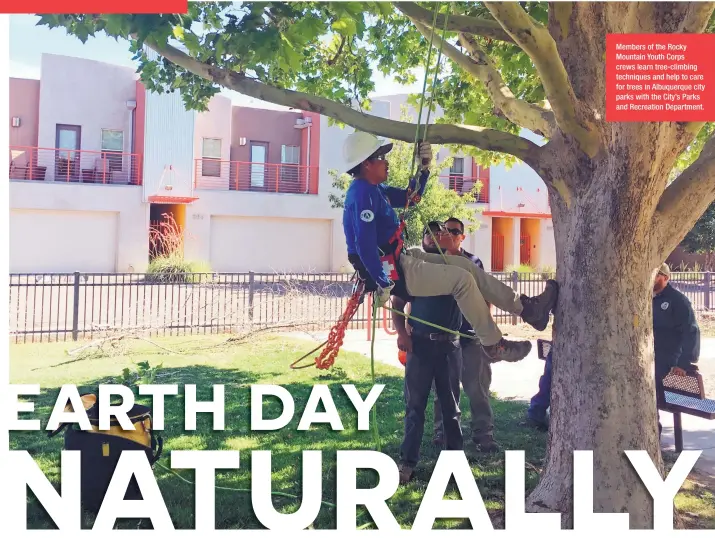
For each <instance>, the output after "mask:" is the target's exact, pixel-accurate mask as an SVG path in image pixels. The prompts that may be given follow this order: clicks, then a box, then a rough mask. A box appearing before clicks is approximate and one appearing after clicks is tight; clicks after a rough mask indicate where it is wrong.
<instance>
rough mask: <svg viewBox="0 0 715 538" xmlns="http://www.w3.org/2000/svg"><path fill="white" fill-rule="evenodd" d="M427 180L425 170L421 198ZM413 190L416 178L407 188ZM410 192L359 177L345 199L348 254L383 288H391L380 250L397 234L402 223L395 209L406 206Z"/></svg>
mask: <svg viewBox="0 0 715 538" xmlns="http://www.w3.org/2000/svg"><path fill="white" fill-rule="evenodd" d="M428 178H429V171H428V170H425V171H423V172H422V174H421V175H420V177H419V188H418V189H417V194H418V195H419V196H422V194H423V193H424V190H425V187H426V186H427V179H428ZM414 188H415V184H414V179H413V180H410V185H409V187H408V189H414ZM408 189H398V188H396V187H388V186H385V185H372V184H371V183H368V182H367V181H365V180H364V179H360V178H356V179H355V180H354V181H353V182H352V183H351V185H350V187H349V188H348V191H347V194H346V196H345V210H344V211H343V231H344V232H345V240H346V242H347V249H348V254H356V255H357V256H359V257H360V261H362V263H363V265H364V266H365V269H366V270H367V272H368V274H369V275H370V277H371V278H372V279H373V280H374V281H375V282H376V283H377V285H378V286H380V287H381V288H386V287H388V286H389V285H390V279H389V277H388V276H387V273H386V272H385V269H384V268H383V267H382V263H381V262H380V252H379V247H380V246H384V245H386V244H387V243H388V242H389V241H390V239H391V238H392V236H393V235H394V234H395V232H396V231H397V228H398V227H399V225H400V220H399V218H398V217H397V213H395V210H394V209H393V208H394V207H405V204H406V203H407V190H408ZM412 204H414V201H412V202H411V203H410V205H412Z"/></svg>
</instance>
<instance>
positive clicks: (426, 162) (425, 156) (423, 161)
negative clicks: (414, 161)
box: [418, 142, 432, 170]
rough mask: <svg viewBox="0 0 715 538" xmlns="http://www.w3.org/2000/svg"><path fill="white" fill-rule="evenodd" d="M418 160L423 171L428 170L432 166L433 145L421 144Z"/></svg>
mask: <svg viewBox="0 0 715 538" xmlns="http://www.w3.org/2000/svg"><path fill="white" fill-rule="evenodd" d="M418 158H419V160H420V165H421V166H422V170H427V169H428V168H429V166H430V164H432V145H431V144H430V143H429V142H421V143H420V145H419V151H418Z"/></svg>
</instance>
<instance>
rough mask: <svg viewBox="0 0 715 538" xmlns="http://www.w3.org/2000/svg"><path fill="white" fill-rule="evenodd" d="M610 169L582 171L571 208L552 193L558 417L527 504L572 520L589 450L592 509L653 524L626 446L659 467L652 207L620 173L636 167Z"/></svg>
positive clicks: (554, 412)
mask: <svg viewBox="0 0 715 538" xmlns="http://www.w3.org/2000/svg"><path fill="white" fill-rule="evenodd" d="M596 168H598V166H597V167H596ZM604 168H606V170H604V171H602V172H600V177H599V176H598V175H594V176H593V177H591V178H578V180H579V183H580V184H582V185H590V187H589V188H588V189H586V190H585V191H582V192H580V193H579V196H578V197H576V196H574V197H572V199H571V200H570V207H568V208H567V207H566V206H565V204H564V203H563V202H561V201H559V200H558V198H557V197H554V196H552V210H553V212H554V219H553V221H554V227H555V228H554V232H555V239H556V248H557V252H556V255H557V280H558V281H559V283H560V286H561V289H560V290H561V291H560V295H559V305H558V310H557V312H556V323H557V328H556V329H557V333H556V337H555V345H554V354H553V384H552V386H553V388H552V392H551V426H550V432H549V450H548V454H547V459H546V466H545V470H544V474H543V476H542V478H541V480H540V482H539V485H538V486H537V488H536V489H535V490H534V491H533V493H532V494H531V496H530V497H529V499H528V502H527V507H528V508H527V510H529V511H535V512H560V513H562V514H564V517H563V518H562V526H563V527H564V528H573V451H574V450H591V451H593V467H594V468H593V476H594V494H593V495H594V496H593V499H594V506H593V511H594V513H602V512H613V513H618V512H628V513H629V514H630V516H631V517H630V525H631V528H652V522H653V513H652V504H653V503H652V499H651V496H650V494H649V493H648V491H647V490H646V488H645V487H644V486H643V484H642V482H641V481H640V479H639V478H638V476H637V474H636V473H635V471H634V470H633V468H632V467H631V465H630V462H629V460H628V459H627V457H626V455H625V452H624V451H625V450H647V451H648V453H649V454H650V456H651V458H652V459H653V461H655V462H657V465H658V466H659V468H660V469H661V475H662V468H663V465H662V461H661V456H660V449H659V441H658V428H657V416H656V403H655V385H654V381H653V378H654V375H653V371H654V368H653V359H654V356H653V349H652V344H653V342H652V312H651V308H652V296H651V290H652V282H653V281H652V278H653V267H652V266H653V259H652V252H653V251H652V248H651V237H650V235H651V234H650V232H649V227H648V225H647V220H648V219H646V218H643V215H644V212H645V211H644V210H645V208H644V207H643V206H642V205H640V207H639V204H638V202H636V201H635V196H633V197H632V196H630V193H629V192H627V191H628V189H627V188H625V189H624V188H623V187H624V184H623V183H621V181H620V180H621V179H625V178H630V179H631V180H633V179H634V178H633V177H632V176H633V172H631V171H629V170H619V171H615V170H612V169H609V168H610V167H609V165H608V164H606V163H604ZM587 173H590V172H587ZM596 174H598V172H596ZM631 184H640V185H644V184H647V183H645V182H639V181H632V183H631ZM619 185H620V186H619ZM646 190H647V189H646ZM633 195H635V193H633ZM647 196H648V192H642V193H641V195H640V197H641V199H642V198H643V197H647ZM624 198H625V200H626V203H624ZM630 198H633V200H631V201H632V202H634V203H633V204H632V205H631V204H629V203H627V200H628V199H630ZM643 203H647V202H641V204H643ZM596 208H598V209H597V210H596ZM625 298H628V299H627V300H624V299H625Z"/></svg>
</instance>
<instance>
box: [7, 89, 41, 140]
mask: <svg viewBox="0 0 715 538" xmlns="http://www.w3.org/2000/svg"><path fill="white" fill-rule="evenodd" d="M15 117H18V118H20V127H13V126H12V118H15ZM39 118H40V81H39V80H32V79H26V78H11V79H10V145H11V146H29V147H36V146H37V131H38V125H39Z"/></svg>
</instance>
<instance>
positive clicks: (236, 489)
mask: <svg viewBox="0 0 715 538" xmlns="http://www.w3.org/2000/svg"><path fill="white" fill-rule="evenodd" d="M154 465H156V466H158V467H161V468H162V469H164V470H165V471H168V472H169V473H171V474H173V475H174V476H176V477H177V478H178V479H180V480H183V481H184V482H186V483H187V484H191V485H192V486H193V485H195V483H194V482H192V481H191V480H189V479H188V478H184V477H183V476H181V475H180V474H179V473H177V472H176V471H174V469H170V468H169V467H166V466H164V465H162V464H161V463H159V462H156V463H155V464H154ZM214 489H220V490H223V491H237V492H239V493H252V490H250V489H247V488H229V487H226V486H214ZM271 495H274V496H276V497H288V498H289V499H296V500H301V497H298V495H293V494H291V493H284V492H282V491H271ZM320 504H323V505H325V506H327V507H328V508H336V509H337V506H336V505H334V504H333V503H330V502H328V501H324V500H322V499H321V500H320ZM360 515H363V514H360ZM371 524H372V523H365V524H364V525H361V526H360V527H357V529H358V530H360V529H364V528H367V527H368V526H370V525H371Z"/></svg>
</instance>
